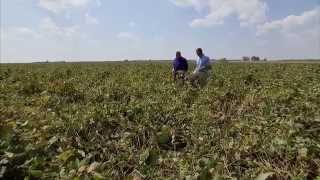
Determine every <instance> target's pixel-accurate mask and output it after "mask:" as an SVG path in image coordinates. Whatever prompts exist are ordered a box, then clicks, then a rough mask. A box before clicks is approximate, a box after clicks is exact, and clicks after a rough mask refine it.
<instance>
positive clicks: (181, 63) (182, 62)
mask: <svg viewBox="0 0 320 180" xmlns="http://www.w3.org/2000/svg"><path fill="white" fill-rule="evenodd" d="M173 69H174V71H188V62H187V60H186V59H185V58H184V57H180V58H175V59H174V60H173Z"/></svg>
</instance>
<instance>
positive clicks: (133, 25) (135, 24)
mask: <svg viewBox="0 0 320 180" xmlns="http://www.w3.org/2000/svg"><path fill="white" fill-rule="evenodd" d="M128 25H129V26H130V27H136V26H137V23H135V22H133V21H131V22H129V23H128Z"/></svg>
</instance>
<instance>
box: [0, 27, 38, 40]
mask: <svg viewBox="0 0 320 180" xmlns="http://www.w3.org/2000/svg"><path fill="white" fill-rule="evenodd" d="M1 32H2V33H1V39H7V40H13V39H15V40H19V39H21V38H26V37H28V38H33V39H39V38H41V37H43V36H42V35H41V34H40V33H38V32H36V31H34V30H32V29H31V28H29V27H10V28H1Z"/></svg>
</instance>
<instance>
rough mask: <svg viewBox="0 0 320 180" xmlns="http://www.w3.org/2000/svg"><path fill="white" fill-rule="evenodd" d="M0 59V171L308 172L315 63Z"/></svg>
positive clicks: (80, 175) (314, 137) (317, 139)
mask: <svg viewBox="0 0 320 180" xmlns="http://www.w3.org/2000/svg"><path fill="white" fill-rule="evenodd" d="M0 68H1V69H0V138H1V139H0V179H1V177H2V178H3V179H75V180H77V179H136V180H138V179H186V180H189V179H201V180H202V179H203V180H206V179H255V178H257V179H301V180H302V179H317V180H319V179H320V175H319V174H320V64H310V63H309V64H302V63H299V64H273V63H261V64H249V63H218V64H215V65H214V74H213V75H212V77H211V80H210V81H209V83H208V84H207V86H206V87H204V88H201V89H198V88H193V87H191V86H190V85H188V84H185V85H182V84H180V83H173V81H172V77H171V64H170V63H152V62H144V63H130V62H122V63H120V62H119V63H79V64H76V63H74V64H72V63H63V64H59V63H57V64H50V63H49V64H8V65H5V64H1V66H0Z"/></svg>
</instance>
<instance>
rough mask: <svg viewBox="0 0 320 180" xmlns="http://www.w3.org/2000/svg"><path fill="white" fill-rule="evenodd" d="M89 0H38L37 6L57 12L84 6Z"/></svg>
mask: <svg viewBox="0 0 320 180" xmlns="http://www.w3.org/2000/svg"><path fill="white" fill-rule="evenodd" d="M90 1H91V0H39V6H40V7H42V8H44V9H47V10H49V11H52V12H54V13H59V12H61V11H62V10H66V9H70V8H77V7H84V6H86V5H87V4H88V3H89V2H90Z"/></svg>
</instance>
